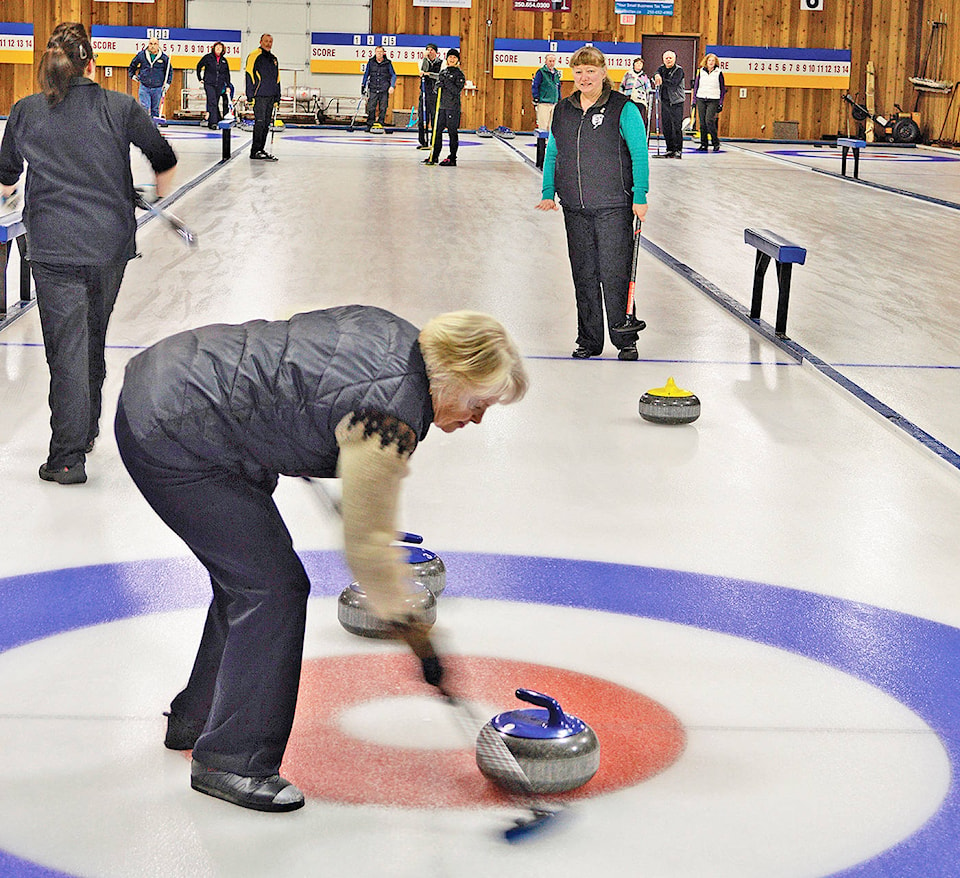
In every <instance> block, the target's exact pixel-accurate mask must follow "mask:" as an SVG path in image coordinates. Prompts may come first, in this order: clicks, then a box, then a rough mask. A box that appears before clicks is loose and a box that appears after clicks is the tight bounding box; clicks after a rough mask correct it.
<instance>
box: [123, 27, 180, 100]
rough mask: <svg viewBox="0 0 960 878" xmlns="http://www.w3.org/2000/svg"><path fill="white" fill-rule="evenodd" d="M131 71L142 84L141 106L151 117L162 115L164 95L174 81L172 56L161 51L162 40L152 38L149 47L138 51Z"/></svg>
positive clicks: (133, 77)
mask: <svg viewBox="0 0 960 878" xmlns="http://www.w3.org/2000/svg"><path fill="white" fill-rule="evenodd" d="M129 73H130V77H131V79H133V81H134V82H137V83H139V84H140V90H139V94H138V98H139V100H140V106H141V107H143V109H145V110H146V111H147V115H149V116H150V118H151V119H156V118H157V117H158V116H159V115H160V105H161V104H162V103H163V96H164V95H165V94H166V92H167V89H168V88H170V83H171V82H172V81H173V68H172V67H171V66H170V58H169V57H168V55H167V54H166V52H161V51H160V40H158V39H157V38H156V37H151V38H150V40H149V41H148V42H147V47H146V48H145V49H141V50H140V51H139V52H137V54H136V55H135V56H134V58H133V60H132V61H131V62H130V67H129Z"/></svg>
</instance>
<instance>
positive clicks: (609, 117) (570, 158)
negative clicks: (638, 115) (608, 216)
mask: <svg viewBox="0 0 960 878" xmlns="http://www.w3.org/2000/svg"><path fill="white" fill-rule="evenodd" d="M579 99H580V93H579V92H574V93H573V94H572V95H570V97H568V98H565V99H564V100H562V101H560V103H559V104H557V108H556V110H554V113H553V124H552V125H551V127H550V132H551V134H553V139H554V140H555V141H556V144H557V164H556V169H555V171H554V177H553V180H554V187H555V188H556V191H557V195H559V196H560V202H561V203H562V204H563V205H564V206H565V207H573V208H584V209H592V210H597V209H604V208H609V207H630V206H631V205H632V204H633V164H632V162H631V159H630V150H629V149H628V148H627V143H626V141H625V140H624V139H623V136H622V135H621V134H620V114H621V113H622V112H623V108H624V107H625V106H626V105H627V104H628V103H630V100H629V98H627V97H626V96H625V95H622V94H619V93H618V92H615V91H610V90H609V89H607V88H604V90H603V94H601V95H600V99H599V100H598V101H597V102H596V103H595V104H594V105H593V106H592V107H590V108H589V109H588V110H587V111H586V112H585V113H584V112H583V111H582V110H581V109H580V104H579Z"/></svg>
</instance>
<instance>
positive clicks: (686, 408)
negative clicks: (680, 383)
mask: <svg viewBox="0 0 960 878" xmlns="http://www.w3.org/2000/svg"><path fill="white" fill-rule="evenodd" d="M640 417H641V418H643V419H644V420H645V421H652V422H653V423H655V424H689V423H692V422H693V421H695V420H696V419H697V418H699V417H700V400H699V399H697V397H696V396H694V395H693V394H692V393H691V392H690V391H689V390H684V389H683V388H680V387H677V385H676V383H674V380H673V379H672V378H668V379H667V386H666V387H657V388H654V389H653V390H648V391H647V392H646V393H645V394H644V395H643V396H641V397H640Z"/></svg>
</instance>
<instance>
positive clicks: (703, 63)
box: [700, 52, 720, 70]
mask: <svg viewBox="0 0 960 878" xmlns="http://www.w3.org/2000/svg"><path fill="white" fill-rule="evenodd" d="M710 58H713V66H714V67H719V66H720V59H719V58H718V57H717V56H716V55H714V54H713V52H707V54H706V55H704V56H703V61H701V62H700V66H701V67H702V68H703V69H704V70H706V69H707V61H708V60H709V59H710Z"/></svg>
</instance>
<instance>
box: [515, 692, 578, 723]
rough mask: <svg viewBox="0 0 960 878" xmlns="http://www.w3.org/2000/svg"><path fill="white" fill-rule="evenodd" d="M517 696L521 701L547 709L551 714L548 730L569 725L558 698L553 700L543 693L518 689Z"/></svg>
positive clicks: (548, 719)
mask: <svg viewBox="0 0 960 878" xmlns="http://www.w3.org/2000/svg"><path fill="white" fill-rule="evenodd" d="M516 695H517V698H519V699H520V700H521V701H526V702H527V703H528V704H536V705H537V707H545V708H546V709H547V711H548V713H549V716H548V718H547V728H551V729H556V728H561V727H564V726H566V725H567V715H566V714H565V713H564V712H563V708H562V707H560V702H559V701H557V699H556V698H551V697H550V696H549V695H544V694H543V693H542V692H535V691H534V690H533V689H517V692H516Z"/></svg>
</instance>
